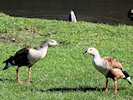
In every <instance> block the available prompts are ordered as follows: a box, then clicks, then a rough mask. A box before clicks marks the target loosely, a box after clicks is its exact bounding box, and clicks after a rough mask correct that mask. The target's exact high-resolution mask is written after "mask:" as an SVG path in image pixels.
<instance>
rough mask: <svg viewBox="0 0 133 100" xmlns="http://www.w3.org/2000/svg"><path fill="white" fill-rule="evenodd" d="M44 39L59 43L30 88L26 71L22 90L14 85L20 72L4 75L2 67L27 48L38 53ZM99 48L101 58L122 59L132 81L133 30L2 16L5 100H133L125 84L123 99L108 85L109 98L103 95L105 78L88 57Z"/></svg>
mask: <svg viewBox="0 0 133 100" xmlns="http://www.w3.org/2000/svg"><path fill="white" fill-rule="evenodd" d="M45 39H55V40H56V41H58V42H59V44H60V45H59V46H57V47H49V48H48V53H47V56H46V57H45V58H44V59H43V60H40V61H38V62H37V63H36V64H34V65H33V66H32V72H31V80H32V82H31V83H30V84H28V83H27V82H26V79H27V69H28V68H27V67H21V68H20V71H19V72H20V73H19V76H20V78H21V79H22V80H23V81H24V83H23V84H22V85H20V84H18V83H17V82H16V79H15V71H16V67H10V68H9V69H7V70H5V71H3V70H2V69H3V67H4V65H3V64H2V62H3V61H4V60H6V59H7V58H8V57H10V56H11V55H13V54H14V53H15V52H16V51H17V50H19V49H21V48H23V47H25V46H29V45H30V46H34V47H36V48H37V47H38V46H39V45H40V43H41V41H43V40H45ZM88 47H95V48H97V49H98V50H99V52H100V53H101V55H102V56H105V55H110V56H112V57H115V58H117V59H119V60H120V61H121V62H122V64H123V65H124V66H125V69H126V70H127V71H128V72H129V74H130V76H131V77H132V78H133V26H126V25H116V26H115V25H114V26H113V25H107V24H100V23H89V22H78V23H70V22H65V21H56V20H45V19H34V18H32V19H30V18H18V17H11V16H8V15H5V14H2V13H1V14H0V62H1V63H0V100H47V99H49V100H125V99H127V100H133V85H129V84H128V82H127V81H125V80H122V79H120V80H119V81H118V94H117V95H115V94H114V84H113V81H112V80H111V79H109V92H108V94H106V93H105V92H104V91H103V87H104V86H105V77H104V76H103V75H102V74H101V73H99V72H98V71H97V70H96V69H95V68H94V66H93V64H92V56H91V55H84V54H83V52H84V51H85V50H86V49H87V48H88Z"/></svg>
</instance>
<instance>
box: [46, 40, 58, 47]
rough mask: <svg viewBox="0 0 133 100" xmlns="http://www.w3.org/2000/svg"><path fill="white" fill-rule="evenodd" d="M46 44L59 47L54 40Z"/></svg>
mask: <svg viewBox="0 0 133 100" xmlns="http://www.w3.org/2000/svg"><path fill="white" fill-rule="evenodd" d="M47 44H48V45H49V46H57V45H59V43H58V42H57V41H55V40H48V41H47Z"/></svg>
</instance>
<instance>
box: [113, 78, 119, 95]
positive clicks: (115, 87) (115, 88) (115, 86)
mask: <svg viewBox="0 0 133 100" xmlns="http://www.w3.org/2000/svg"><path fill="white" fill-rule="evenodd" d="M117 89H118V85H117V80H116V79H115V80H114V93H115V94H117Z"/></svg>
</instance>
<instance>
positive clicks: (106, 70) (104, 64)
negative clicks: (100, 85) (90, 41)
mask: <svg viewBox="0 0 133 100" xmlns="http://www.w3.org/2000/svg"><path fill="white" fill-rule="evenodd" d="M85 54H91V55H93V64H94V66H95V68H96V69H97V70H98V71H99V72H101V73H102V74H103V75H104V76H105V77H106V86H105V91H106V92H107V91H108V78H112V79H113V80H114V93H115V94H116V93H117V80H118V79H120V78H122V79H126V80H127V81H128V82H129V84H132V83H131V78H130V76H129V74H128V73H127V72H126V71H125V70H124V67H123V66H122V64H121V63H120V62H119V61H118V60H117V59H114V58H112V57H109V56H105V57H103V58H102V57H101V56H100V54H99V52H98V50H97V49H96V48H93V47H91V48H88V49H87V51H86V52H85Z"/></svg>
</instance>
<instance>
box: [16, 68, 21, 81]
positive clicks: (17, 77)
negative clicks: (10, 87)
mask: <svg viewBox="0 0 133 100" xmlns="http://www.w3.org/2000/svg"><path fill="white" fill-rule="evenodd" d="M18 69H19V67H18V68H17V69H16V80H17V82H18V83H19V84H22V81H21V80H19V76H18V72H19V70H18Z"/></svg>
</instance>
